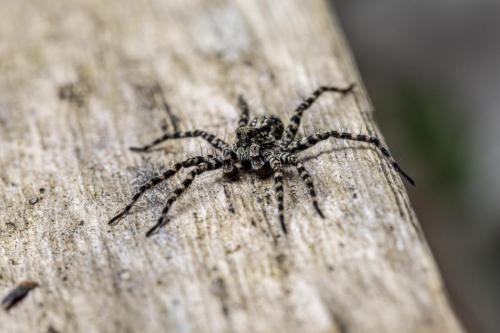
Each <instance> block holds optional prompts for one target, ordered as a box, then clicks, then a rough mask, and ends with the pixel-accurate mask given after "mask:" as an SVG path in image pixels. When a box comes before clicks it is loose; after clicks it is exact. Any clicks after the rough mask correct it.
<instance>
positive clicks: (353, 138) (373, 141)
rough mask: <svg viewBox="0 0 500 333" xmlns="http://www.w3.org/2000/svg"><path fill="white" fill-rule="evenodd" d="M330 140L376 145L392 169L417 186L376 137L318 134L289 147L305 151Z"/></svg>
mask: <svg viewBox="0 0 500 333" xmlns="http://www.w3.org/2000/svg"><path fill="white" fill-rule="evenodd" d="M329 138H336V139H343V140H351V141H361V142H366V143H369V144H372V145H374V146H375V147H376V148H377V149H378V150H379V151H380V152H381V153H382V155H384V156H385V158H387V159H388V160H389V162H390V163H391V165H392V167H393V168H394V169H395V170H396V171H397V172H399V173H400V174H401V175H402V176H403V177H404V178H405V179H406V180H407V181H408V182H409V183H410V184H411V185H413V186H415V181H414V180H413V179H412V178H411V177H410V176H409V175H408V174H407V173H406V172H405V171H403V169H402V168H401V167H400V166H399V163H398V162H397V161H396V160H395V159H394V157H392V155H391V153H390V152H389V150H388V149H387V148H386V147H384V146H383V145H382V143H381V141H380V139H379V138H377V137H374V136H369V135H365V134H352V133H348V132H340V131H335V130H333V131H327V132H322V133H317V134H313V135H310V136H308V137H305V138H302V139H300V140H297V141H295V142H293V143H291V144H290V145H289V149H290V152H291V153H295V152H298V151H302V150H305V149H307V148H310V147H312V146H314V145H315V144H317V143H318V142H320V141H323V140H327V139H329Z"/></svg>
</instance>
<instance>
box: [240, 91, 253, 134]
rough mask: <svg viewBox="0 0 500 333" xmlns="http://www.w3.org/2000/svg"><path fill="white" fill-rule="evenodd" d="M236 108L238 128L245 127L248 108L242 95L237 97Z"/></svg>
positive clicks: (248, 112)
mask: <svg viewBox="0 0 500 333" xmlns="http://www.w3.org/2000/svg"><path fill="white" fill-rule="evenodd" d="M238 108H239V109H240V120H239V121H238V127H242V126H246V125H247V124H248V117H249V114H250V108H249V107H248V103H247V101H246V100H245V98H244V97H243V96H242V95H240V96H238Z"/></svg>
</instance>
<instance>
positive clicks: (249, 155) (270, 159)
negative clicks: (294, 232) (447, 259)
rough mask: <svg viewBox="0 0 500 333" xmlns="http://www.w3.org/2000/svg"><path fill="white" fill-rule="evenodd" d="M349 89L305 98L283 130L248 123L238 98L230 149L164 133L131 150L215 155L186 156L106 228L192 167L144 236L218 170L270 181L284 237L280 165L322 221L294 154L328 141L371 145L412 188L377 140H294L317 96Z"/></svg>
mask: <svg viewBox="0 0 500 333" xmlns="http://www.w3.org/2000/svg"><path fill="white" fill-rule="evenodd" d="M353 88H354V85H350V86H348V87H346V88H337V87H329V86H323V87H320V88H318V89H317V90H316V91H314V92H313V94H312V95H311V96H310V97H308V98H307V99H305V100H304V101H303V102H302V103H301V104H300V105H299V106H298V107H297V108H296V109H295V112H294V114H293V116H292V118H291V120H290V123H289V125H288V126H287V127H286V129H285V127H284V126H283V123H282V121H281V120H280V119H279V118H277V117H275V116H263V117H259V118H255V119H252V120H251V121H250V122H249V119H248V117H249V108H248V104H247V103H246V101H245V100H244V99H243V97H240V98H239V108H240V110H241V116H240V120H239V122H238V128H237V129H236V139H235V142H234V144H232V145H229V144H228V143H226V142H224V141H223V140H221V139H219V138H217V137H216V136H215V135H213V134H210V133H207V132H205V131H202V130H194V131H187V132H175V133H166V134H164V135H163V136H162V137H160V138H158V139H156V140H154V141H153V142H152V143H151V144H148V145H146V146H143V147H132V148H131V150H133V151H137V152H145V151H148V150H149V149H151V148H152V147H154V146H156V145H158V144H160V143H162V142H164V141H166V140H169V139H180V138H190V137H201V138H203V139H205V140H206V141H208V142H209V143H210V144H211V145H212V146H213V147H214V148H215V149H216V150H217V153H216V154H214V155H207V156H196V157H191V158H188V159H186V160H184V161H181V162H177V163H175V164H174V166H173V167H172V168H171V169H168V170H166V171H165V172H163V173H162V174H159V175H157V176H156V177H153V178H152V179H150V180H149V181H148V182H146V183H145V184H143V185H142V186H141V187H140V188H139V191H138V192H137V193H136V194H135V195H134V196H133V197H132V200H131V202H130V203H129V204H128V205H127V206H126V207H125V208H124V209H123V210H122V211H121V212H120V213H119V214H117V215H116V216H115V217H113V218H112V219H111V220H110V221H109V224H113V223H115V222H117V221H118V220H120V219H121V218H122V217H123V216H125V215H126V214H128V212H129V211H130V209H131V208H132V206H133V205H134V203H135V202H136V201H137V200H138V199H139V198H140V196H141V195H142V194H143V193H144V192H145V191H146V190H148V189H150V188H152V187H154V186H155V185H157V184H159V183H160V182H162V181H164V180H166V179H168V178H170V177H172V176H173V175H175V174H176V173H177V172H178V171H179V170H180V169H182V168H191V167H192V168H193V169H192V170H191V171H190V172H189V173H188V175H187V176H186V178H185V179H184V180H183V181H182V183H181V184H180V185H179V186H178V187H177V188H175V189H174V190H173V192H172V194H171V196H170V197H169V198H168V199H167V202H166V204H165V207H164V208H163V211H162V213H161V216H160V218H159V219H158V221H157V223H156V224H155V225H154V226H153V227H152V228H151V229H150V230H149V231H148V232H147V234H146V235H147V236H150V235H151V234H152V233H153V232H154V231H155V230H157V229H158V228H159V227H161V226H162V225H164V224H165V222H166V221H167V219H166V217H167V213H168V211H169V209H170V207H171V206H172V204H173V203H174V202H175V201H176V200H177V198H178V197H179V196H180V195H181V194H182V193H183V192H184V191H185V190H186V189H187V188H188V187H189V186H190V185H191V183H192V182H193V180H194V179H195V177H196V176H198V175H200V174H201V173H204V172H207V171H211V170H216V169H222V170H223V172H224V174H225V175H226V176H228V177H230V178H233V179H234V178H236V177H237V176H238V172H239V170H240V169H243V170H245V171H252V172H255V173H257V174H258V175H261V176H266V175H272V176H273V178H274V183H275V186H274V189H275V193H276V201H277V203H278V215H279V221H280V224H281V228H282V230H283V232H284V233H285V234H286V233H287V227H286V224H285V218H284V202H283V198H284V193H283V173H282V169H283V167H284V166H293V167H295V168H296V169H297V171H298V173H299V175H300V178H301V179H302V181H303V182H304V183H305V185H306V187H307V189H308V191H309V194H310V196H311V200H312V204H313V206H314V208H315V209H316V211H317V212H318V214H319V215H320V216H321V217H324V215H323V213H322V212H321V210H320V208H319V205H318V201H317V200H316V192H315V190H314V184H313V182H312V178H311V176H310V175H309V173H308V172H307V170H306V169H305V167H304V165H303V164H302V163H301V162H300V161H299V160H298V158H297V156H296V153H298V152H300V151H302V150H305V149H307V148H309V147H312V146H314V145H315V144H316V143H318V142H320V141H323V140H326V139H329V138H337V139H344V140H353V141H361V142H366V143H369V144H371V145H373V146H374V147H375V148H377V149H378V150H379V151H380V152H381V153H382V155H383V156H384V157H385V158H387V159H388V160H389V162H390V164H391V165H392V167H393V168H394V169H395V170H396V171H398V172H399V173H400V174H401V175H402V176H404V177H405V178H406V179H407V180H408V181H409V182H410V183H411V184H414V182H413V180H412V179H411V178H410V177H409V176H408V175H407V174H406V173H405V172H404V171H403V170H402V169H401V168H400V166H399V164H398V163H397V162H396V161H395V160H394V158H393V157H392V156H391V154H390V153H389V150H388V149H387V148H385V147H384V146H382V143H381V141H380V139H378V138H377V137H373V136H368V135H364V134H351V133H349V132H344V131H337V130H330V131H324V132H319V133H316V134H313V135H310V136H306V137H303V138H301V139H298V140H295V136H296V134H297V130H298V128H299V125H300V119H301V117H302V114H303V113H304V111H306V110H307V109H308V108H309V107H311V105H312V104H313V103H314V102H315V101H316V99H318V97H319V96H320V95H321V94H323V93H324V92H327V91H330V92H337V93H341V94H346V93H349V92H351V91H352V89H353Z"/></svg>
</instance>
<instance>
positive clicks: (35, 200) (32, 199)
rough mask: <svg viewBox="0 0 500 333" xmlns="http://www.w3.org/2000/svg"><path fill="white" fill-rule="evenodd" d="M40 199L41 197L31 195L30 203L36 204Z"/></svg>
mask: <svg viewBox="0 0 500 333" xmlns="http://www.w3.org/2000/svg"><path fill="white" fill-rule="evenodd" d="M39 201H40V198H39V197H31V198H30V199H29V203H30V205H35V204H37V203H38V202H39Z"/></svg>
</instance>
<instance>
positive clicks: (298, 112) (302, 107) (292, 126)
mask: <svg viewBox="0 0 500 333" xmlns="http://www.w3.org/2000/svg"><path fill="white" fill-rule="evenodd" d="M353 88H354V84H350V85H349V86H347V87H345V88H339V87H332V86H321V87H319V88H318V89H316V90H315V91H314V92H313V93H312V95H311V96H309V97H308V98H306V99H305V100H304V101H303V102H302V103H300V104H299V106H298V107H297V108H296V109H295V112H294V113H293V116H292V118H290V123H289V124H288V127H287V128H286V131H285V134H284V138H283V143H284V144H285V145H289V144H290V142H292V140H293V139H294V138H295V135H296V134H297V130H298V129H299V126H300V120H301V118H302V115H303V113H304V111H306V110H307V109H309V108H310V107H311V106H312V105H313V104H314V102H316V100H317V99H318V98H319V97H320V96H321V95H322V94H323V93H325V92H338V93H341V94H347V93H349V92H351V91H352V90H353Z"/></svg>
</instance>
